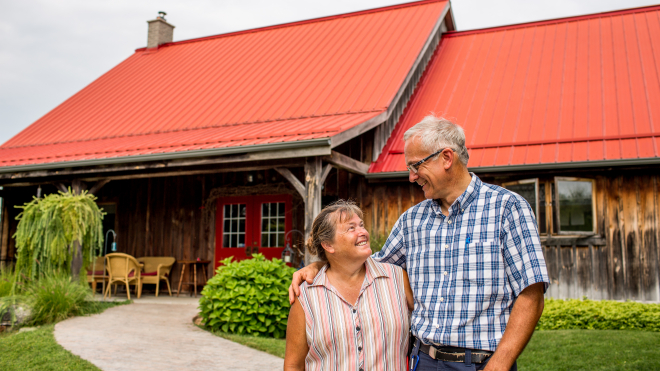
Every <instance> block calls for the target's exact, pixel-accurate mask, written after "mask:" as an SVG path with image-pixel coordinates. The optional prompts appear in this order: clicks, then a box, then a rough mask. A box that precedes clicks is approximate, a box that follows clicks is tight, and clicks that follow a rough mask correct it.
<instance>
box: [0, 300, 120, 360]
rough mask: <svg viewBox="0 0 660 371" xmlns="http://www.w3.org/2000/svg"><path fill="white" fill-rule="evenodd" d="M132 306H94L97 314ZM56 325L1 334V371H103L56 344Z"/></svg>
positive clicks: (107, 304) (106, 303)
mask: <svg viewBox="0 0 660 371" xmlns="http://www.w3.org/2000/svg"><path fill="white" fill-rule="evenodd" d="M127 303H130V302H129V301H125V302H105V303H98V305H97V306H95V307H94V309H93V312H94V313H100V312H102V311H103V310H105V309H107V308H110V307H114V306H116V305H122V304H127ZM54 328H55V324H50V325H44V326H40V327H38V328H37V329H36V330H34V331H29V332H23V333H18V332H5V333H2V334H0V370H3V371H11V370H17V371H19V370H20V371H22V370H62V371H65V370H66V371H69V370H72V371H77V370H99V371H100V369H99V368H97V367H96V366H94V365H93V364H91V363H89V362H87V361H85V360H84V359H82V358H80V357H78V356H76V355H73V354H71V353H70V352H69V351H67V350H65V349H64V348H62V346H60V345H59V344H58V343H57V342H56V341H55V336H54V335H53V330H54Z"/></svg>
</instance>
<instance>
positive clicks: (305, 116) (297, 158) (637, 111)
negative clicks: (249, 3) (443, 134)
mask: <svg viewBox="0 0 660 371" xmlns="http://www.w3.org/2000/svg"><path fill="white" fill-rule="evenodd" d="M659 11H660V7H646V8H637V9H629V10H621V11H617V12H610V13H600V14H593V15H587V16H581V17H573V18H564V19H557V20H549V21H542V22H534V23H527V24H519V25H511V26H506V27H497V28H490V29H483V30H474V31H463V32H457V31H455V22H454V19H453V16H452V12H451V7H450V3H449V2H448V1H437V0H426V1H418V2H413V3H407V4H401V5H397V6H390V7H385V8H378V9H372V10H366V11H361V12H355V13H349V14H342V15H336V16H330V17H325V18H319V19H312V20H307V21H301V22H295V23H289V24H283V25H277V26H271V27H265V28H259V29H253V30H246V31H241V32H235V33H230V34H223V35H216V36H209V37H203V38H199V39H193V40H185V41H179V42H172V32H173V29H174V26H172V25H171V24H169V23H168V22H167V21H166V20H165V19H164V18H163V17H158V18H156V19H155V20H152V21H149V38H148V43H147V47H146V48H140V49H137V50H136V51H135V53H134V54H133V55H131V56H130V57H129V58H128V59H126V60H125V61H124V62H122V63H120V64H119V65H118V66H116V67H115V68H113V69H112V70H110V71H109V72H107V73H106V74H104V75H103V76H101V77H100V78H99V79H97V80H96V81H94V82H92V83H91V84H90V85H89V86H87V87H86V88H84V89H83V90H81V91H80V92H79V93H77V94H76V95H74V96H72V97H71V98H70V99H68V100H67V101H65V102H64V103H63V104H61V105H60V106H58V107H57V108H55V109H54V110H53V111H51V112H49V113H48V114H46V115H45V116H44V117H42V118H41V119H39V120H38V121H36V122H35V123H33V124H32V125H31V126H29V127H28V128H26V129H25V130H23V131H22V132H21V133H19V134H18V135H16V136H15V137H14V138H12V139H10V140H9V141H8V142H7V143H5V144H3V145H2V146H0V186H2V190H1V191H0V192H2V193H1V194H0V197H2V200H3V203H2V207H1V211H2V214H1V222H0V223H1V224H0V228H1V230H0V246H1V250H0V253H1V255H0V259H2V261H3V262H5V263H9V264H11V262H12V261H13V259H14V254H15V245H14V241H13V239H12V238H11V235H13V233H14V231H15V229H16V221H15V217H16V215H17V210H16V209H15V208H14V205H20V204H22V203H24V202H26V201H29V200H30V199H31V198H32V197H33V196H36V195H38V194H44V193H51V192H56V191H57V190H58V189H60V190H61V189H66V188H67V187H72V188H73V189H75V190H84V189H86V190H88V191H89V192H91V193H93V194H95V195H96V196H97V197H98V198H99V203H100V204H101V206H103V208H104V209H105V210H106V212H107V213H108V214H107V216H106V218H105V224H106V225H105V226H104V228H105V229H106V230H108V229H113V230H114V231H116V232H117V244H118V250H119V251H121V252H125V253H128V254H131V255H133V256H136V257H139V256H174V257H175V258H176V259H178V260H194V259H196V258H200V259H206V260H211V261H213V262H214V264H213V265H210V266H209V267H208V273H209V274H212V271H213V266H217V264H218V261H219V260H220V259H223V258H224V257H227V256H234V257H236V258H239V259H242V258H247V257H249V256H250V255H252V254H254V253H257V252H258V253H262V254H264V255H266V256H267V257H270V258H272V257H279V256H281V254H282V251H283V249H284V247H285V246H287V245H290V246H295V249H296V250H300V252H301V253H304V251H303V249H302V241H303V239H304V237H305V236H306V235H308V233H309V229H310V226H311V221H312V220H313V217H314V216H315V215H316V214H317V213H318V212H319V211H320V209H321V207H322V206H323V205H325V204H327V203H329V202H332V201H333V200H336V199H337V198H352V199H354V200H356V201H357V202H358V203H359V204H360V205H361V206H362V207H363V209H364V210H365V211H366V220H365V222H366V225H367V228H368V229H369V230H370V232H371V234H372V239H375V240H378V239H381V240H382V238H383V237H384V236H386V235H387V233H388V232H389V230H390V228H391V226H392V225H393V224H394V221H395V220H396V219H397V218H398V216H399V215H400V214H401V213H402V212H403V211H405V210H406V209H407V208H408V207H410V206H412V205H413V204H415V203H417V202H419V201H421V200H422V199H423V194H422V192H421V191H420V190H419V189H418V187H417V186H416V185H413V184H411V183H409V182H408V180H407V173H406V172H405V164H404V160H403V142H402V140H401V138H402V135H403V132H405V130H406V129H407V128H409V127H410V126H412V125H414V124H415V123H416V122H418V121H419V120H420V119H421V118H422V117H423V116H425V115H427V114H428V113H430V112H434V113H436V114H439V115H442V116H445V117H448V118H451V119H453V120H454V121H456V122H457V123H459V124H460V125H462V126H463V127H464V128H465V130H466V133H467V139H468V141H467V143H468V149H469V153H470V162H469V164H468V165H469V168H470V171H472V172H474V173H476V174H477V175H478V176H479V177H481V178H482V180H484V181H486V182H490V183H494V184H499V185H502V186H504V187H507V188H510V189H512V190H514V191H516V192H518V193H520V194H521V195H523V196H524V197H525V198H526V199H527V200H528V201H529V203H530V205H532V207H533V209H534V210H535V213H536V216H537V220H538V222H539V229H540V232H541V234H542V240H543V244H544V253H545V257H546V260H547V262H548V267H549V273H550V277H551V279H552V281H553V285H551V288H550V290H549V292H548V295H549V296H551V297H558V298H570V297H575V298H580V297H584V296H586V297H589V298H592V299H616V300H621V299H631V300H639V301H659V300H660V276H659V274H660V269H659V252H658V244H657V241H658V239H659V238H660V236H659V235H658V233H660V229H659V228H658V223H660V222H659V221H658V216H656V213H657V211H656V210H658V207H657V204H658V203H659V202H660V200H658V197H657V192H658V184H657V183H658V173H659V172H658V170H659V169H660V168H659V167H658V164H659V163H660V161H659V158H660V157H659V156H658V155H659V153H658V148H657V147H658V145H659V144H660V143H656V142H657V141H658V139H659V138H658V137H659V136H660V133H656V132H655V130H654V122H658V120H660V80H659V78H660V75H659V74H660V65H659V63H660V62H658V61H660V54H659V53H660V44H659V41H658V40H657V38H653V37H652V36H651V35H653V34H658V31H660V21H659V19H660V13H659ZM308 258H309V256H308ZM178 269H180V267H178V266H175V271H174V272H173V275H172V281H173V282H172V283H173V285H174V286H176V285H177V283H178V282H177V281H178V279H179V274H178V273H179V271H178ZM184 280H189V279H188V278H184Z"/></svg>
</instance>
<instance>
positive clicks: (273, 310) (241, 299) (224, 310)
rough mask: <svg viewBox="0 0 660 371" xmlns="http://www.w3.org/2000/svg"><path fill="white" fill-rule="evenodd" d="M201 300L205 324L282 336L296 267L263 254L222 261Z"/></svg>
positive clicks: (237, 330)
mask: <svg viewBox="0 0 660 371" xmlns="http://www.w3.org/2000/svg"><path fill="white" fill-rule="evenodd" d="M221 263H222V265H221V266H220V267H218V270H217V271H216V275H215V276H214V277H213V278H211V279H210V280H209V281H208V283H207V284H206V286H205V287H204V290H202V295H203V297H202V298H201V299H200V300H199V308H200V310H201V317H202V318H203V321H204V325H205V326H206V327H208V328H210V329H211V330H214V331H222V332H227V333H234V334H251V335H254V336H272V337H275V338H282V337H284V335H285V334H286V323H287V317H288V315H289V299H288V298H289V297H288V294H287V292H288V287H289V284H290V283H291V277H292V276H293V272H295V269H294V268H290V267H288V266H287V265H286V264H284V263H283V262H282V261H281V260H279V259H273V260H267V259H265V258H264V256H263V255H261V254H255V255H253V258H252V259H248V260H243V261H241V262H232V258H228V259H225V260H222V261H221Z"/></svg>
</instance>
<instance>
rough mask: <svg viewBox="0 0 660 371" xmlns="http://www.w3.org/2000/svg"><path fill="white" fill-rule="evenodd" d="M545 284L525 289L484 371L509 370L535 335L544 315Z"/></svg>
mask: <svg viewBox="0 0 660 371" xmlns="http://www.w3.org/2000/svg"><path fill="white" fill-rule="evenodd" d="M543 304H544V302H543V282H539V283H535V284H532V285H530V286H528V287H527V288H525V289H524V290H523V291H522V292H521V293H520V295H518V298H516V302H515V303H514V304H513V309H512V310H511V316H510V317H509V322H508V323H507V325H506V329H505V330H504V335H503V336H502V340H500V344H499V345H498V346H497V349H496V350H495V353H494V354H493V355H492V356H491V357H490V360H489V361H488V364H487V365H486V368H484V371H495V370H498V371H499V370H502V371H505V370H509V369H510V368H511V366H513V362H515V361H516V359H517V358H518V356H519V355H520V353H522V351H523V349H525V346H526V345H527V342H528V341H529V339H530V338H531V337H532V334H533V333H534V327H536V323H538V321H539V318H541V314H542V313H543Z"/></svg>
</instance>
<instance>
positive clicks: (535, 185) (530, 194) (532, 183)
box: [504, 179, 539, 219]
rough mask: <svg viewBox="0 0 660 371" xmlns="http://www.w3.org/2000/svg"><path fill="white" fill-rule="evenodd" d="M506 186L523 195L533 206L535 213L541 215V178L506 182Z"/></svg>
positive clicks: (537, 215)
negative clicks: (539, 195)
mask: <svg viewBox="0 0 660 371" xmlns="http://www.w3.org/2000/svg"><path fill="white" fill-rule="evenodd" d="M504 188H506V189H508V190H511V191H514V192H516V193H517V194H519V195H521V196H522V197H523V198H524V199H525V200H526V201H527V203H529V205H530V206H531V207H532V211H534V215H535V216H536V218H537V219H538V217H539V197H538V194H539V180H538V179H525V180H519V181H516V182H510V183H504Z"/></svg>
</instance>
